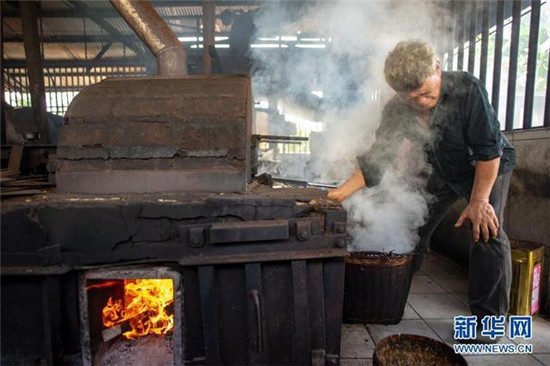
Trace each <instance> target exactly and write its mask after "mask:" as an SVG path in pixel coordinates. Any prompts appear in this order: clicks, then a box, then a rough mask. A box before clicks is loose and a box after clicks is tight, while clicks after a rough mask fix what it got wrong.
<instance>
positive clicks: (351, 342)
mask: <svg viewBox="0 0 550 366" xmlns="http://www.w3.org/2000/svg"><path fill="white" fill-rule="evenodd" d="M373 352H374V342H373V341H372V338H371V336H370V335H369V333H368V332H367V330H366V329H365V326H364V325H363V324H342V343H341V351H340V357H341V358H372V354H373Z"/></svg>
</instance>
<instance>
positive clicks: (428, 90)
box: [398, 62, 441, 112]
mask: <svg viewBox="0 0 550 366" xmlns="http://www.w3.org/2000/svg"><path fill="white" fill-rule="evenodd" d="M398 94H399V96H401V98H402V99H403V100H404V101H405V103H407V104H408V105H409V106H410V107H411V108H413V109H415V110H417V111H419V112H427V111H429V110H430V109H432V108H433V107H435V105H436V104H437V101H438V100H439V96H440V94H441V67H440V66H439V62H437V63H436V66H435V71H434V74H433V75H431V76H428V77H427V78H426V80H425V81H424V84H422V85H421V86H420V87H419V88H418V89H415V90H413V91H410V92H400V93H398Z"/></svg>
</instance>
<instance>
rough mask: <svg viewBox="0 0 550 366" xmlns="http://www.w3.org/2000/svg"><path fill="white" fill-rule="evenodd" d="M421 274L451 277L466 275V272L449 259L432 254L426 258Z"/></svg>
mask: <svg viewBox="0 0 550 366" xmlns="http://www.w3.org/2000/svg"><path fill="white" fill-rule="evenodd" d="M420 272H421V273H423V274H427V275H432V274H449V275H454V274H458V275H464V274H465V273H466V270H464V269H463V268H461V267H460V266H458V265H457V264H456V263H453V262H451V261H450V260H448V259H447V258H445V257H443V256H441V255H438V254H434V253H433V252H432V253H430V256H429V257H427V258H425V259H424V261H423V262H422V265H421V266H420Z"/></svg>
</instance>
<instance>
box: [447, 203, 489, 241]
mask: <svg viewBox="0 0 550 366" xmlns="http://www.w3.org/2000/svg"><path fill="white" fill-rule="evenodd" d="M465 220H470V222H471V223H472V231H473V234H474V240H475V241H476V242H477V241H479V236H480V234H481V236H482V237H483V241H484V242H487V241H488V240H489V235H491V237H493V238H494V237H496V236H497V235H498V227H499V223H498V218H497V215H496V214H495V210H494V209H493V206H491V204H490V203H489V202H488V201H476V202H470V203H469V204H468V206H466V208H465V209H464V211H462V214H461V215H460V217H459V218H458V221H457V222H456V224H455V227H460V226H462V224H463V223H464V221H465Z"/></svg>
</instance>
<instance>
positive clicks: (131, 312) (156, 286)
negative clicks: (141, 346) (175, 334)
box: [103, 279, 174, 339]
mask: <svg viewBox="0 0 550 366" xmlns="http://www.w3.org/2000/svg"><path fill="white" fill-rule="evenodd" d="M173 302H174V289H173V282H172V280H171V279H137V280H124V301H123V300H122V299H116V300H113V298H112V297H110V298H109V300H108V301H107V305H106V306H105V307H104V308H103V325H105V326H106V327H107V328H110V327H113V326H115V325H118V324H121V323H124V322H127V323H128V324H129V325H130V327H131V328H132V330H131V331H128V332H125V333H123V336H125V337H126V338H128V339H137V338H139V337H143V336H145V335H147V334H166V333H168V332H169V331H170V330H172V328H174V314H171V315H168V314H167V307H168V306H169V305H170V304H172V303H173Z"/></svg>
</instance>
